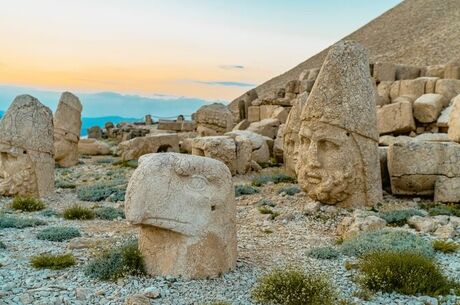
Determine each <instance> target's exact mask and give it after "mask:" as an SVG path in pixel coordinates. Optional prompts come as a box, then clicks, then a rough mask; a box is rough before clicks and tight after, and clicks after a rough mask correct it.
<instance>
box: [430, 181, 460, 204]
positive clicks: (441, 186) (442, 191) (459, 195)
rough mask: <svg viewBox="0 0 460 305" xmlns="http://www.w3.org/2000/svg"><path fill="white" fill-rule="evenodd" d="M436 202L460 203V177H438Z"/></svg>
mask: <svg viewBox="0 0 460 305" xmlns="http://www.w3.org/2000/svg"><path fill="white" fill-rule="evenodd" d="M434 201H436V202H460V177H453V178H449V177H446V176H438V177H437V178H436V182H435V186H434Z"/></svg>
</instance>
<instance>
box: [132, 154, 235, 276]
mask: <svg viewBox="0 0 460 305" xmlns="http://www.w3.org/2000/svg"><path fill="white" fill-rule="evenodd" d="M234 196H235V194H234V189H233V184H232V180H231V175H230V171H229V170H228V168H227V166H225V164H224V163H222V162H220V161H217V160H213V159H210V158H205V157H197V156H190V155H181V154H175V153H165V154H149V155H144V156H142V157H141V158H140V159H139V167H138V168H137V169H136V170H135V171H134V173H133V175H132V177H131V179H130V182H129V185H128V189H127V192H126V201H125V211H126V218H127V220H128V221H130V222H131V223H132V224H134V225H139V226H140V228H141V230H140V237H139V247H140V250H141V252H142V254H143V256H144V257H145V263H146V269H147V272H148V273H149V274H151V275H160V276H182V277H185V278H204V277H216V276H219V275H220V274H222V273H223V272H226V271H228V270H230V269H232V268H233V267H235V264H236V258H237V246H236V227H235V218H236V206H235V198H234Z"/></svg>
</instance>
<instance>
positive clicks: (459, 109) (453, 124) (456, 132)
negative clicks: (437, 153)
mask: <svg viewBox="0 0 460 305" xmlns="http://www.w3.org/2000/svg"><path fill="white" fill-rule="evenodd" d="M452 102H453V103H452V108H451V111H450V116H449V131H448V135H449V139H451V140H452V141H454V142H457V143H460V95H457V96H456V97H455V98H454V99H453V101H452Z"/></svg>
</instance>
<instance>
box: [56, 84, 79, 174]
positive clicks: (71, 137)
mask: <svg viewBox="0 0 460 305" xmlns="http://www.w3.org/2000/svg"><path fill="white" fill-rule="evenodd" d="M82 110H83V107H82V105H81V103H80V100H79V99H78V97H76V96H75V95H73V94H72V93H70V92H64V93H62V95H61V98H60V100H59V104H58V107H57V110H56V113H55V114H54V119H53V122H54V160H55V161H56V162H57V163H58V164H59V165H60V166H61V167H70V166H74V165H76V164H78V141H79V140H80V129H81V111H82Z"/></svg>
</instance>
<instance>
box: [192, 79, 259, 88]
mask: <svg viewBox="0 0 460 305" xmlns="http://www.w3.org/2000/svg"><path fill="white" fill-rule="evenodd" d="M193 82H194V83H197V84H202V85H209V86H225V87H254V86H255V84H251V83H243V82H233V81H201V80H194V81H193Z"/></svg>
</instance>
